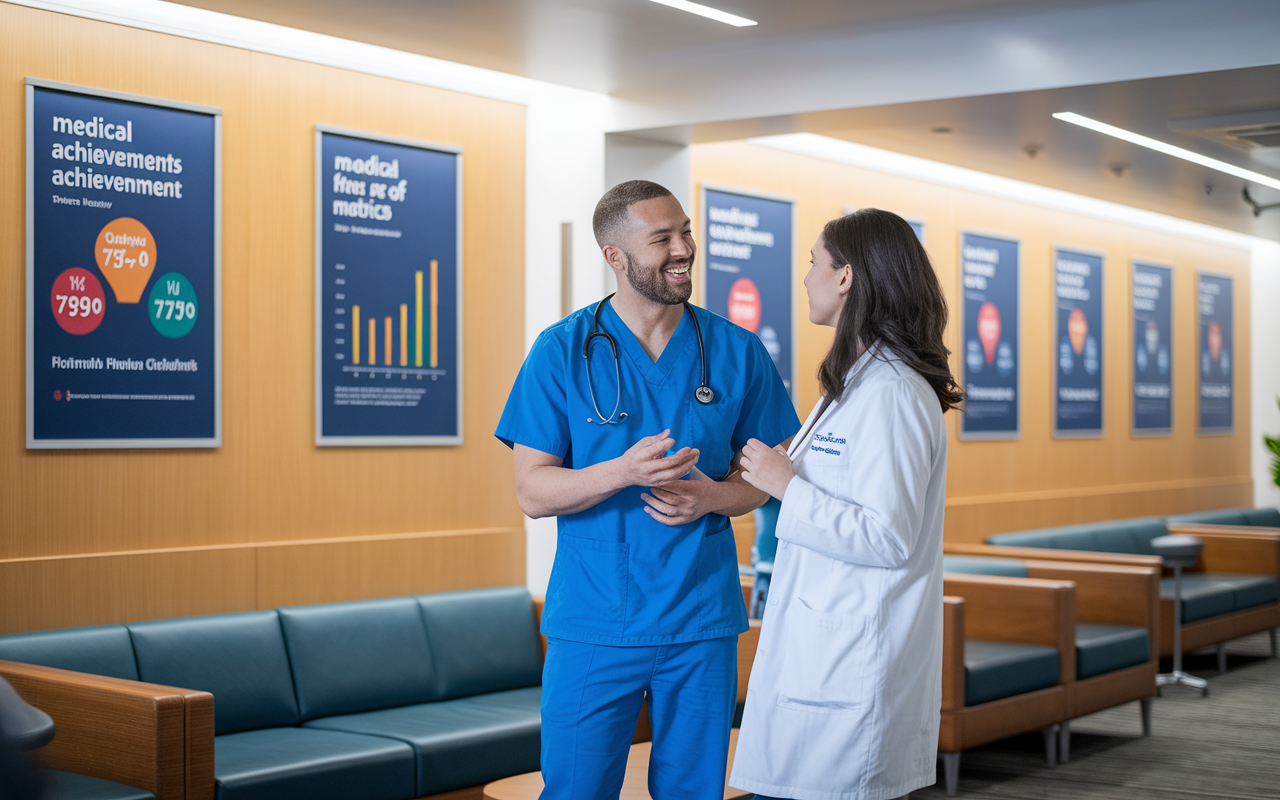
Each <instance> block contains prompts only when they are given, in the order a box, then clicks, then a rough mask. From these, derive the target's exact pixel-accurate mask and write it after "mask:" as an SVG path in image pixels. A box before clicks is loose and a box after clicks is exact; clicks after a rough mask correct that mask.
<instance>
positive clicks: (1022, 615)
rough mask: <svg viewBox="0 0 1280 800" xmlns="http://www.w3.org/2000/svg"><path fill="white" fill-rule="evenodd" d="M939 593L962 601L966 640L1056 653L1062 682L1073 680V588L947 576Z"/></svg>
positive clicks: (1030, 581)
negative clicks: (1045, 648)
mask: <svg viewBox="0 0 1280 800" xmlns="http://www.w3.org/2000/svg"><path fill="white" fill-rule="evenodd" d="M942 591H943V593H944V594H947V595H951V596H955V597H963V598H964V600H965V635H966V636H967V637H968V638H972V639H991V640H994V641H1002V642H1023V643H1026V644H1043V645H1049V646H1050V647H1056V648H1057V649H1058V672H1059V676H1060V678H1059V679H1060V682H1062V683H1068V682H1070V681H1073V680H1075V675H1076V586H1075V584H1074V583H1073V582H1071V581H1052V580H1041V579H1038V578H1005V577H999V576H995V575H961V574H954V573H951V574H947V575H946V576H945V577H944V578H943V581H942Z"/></svg>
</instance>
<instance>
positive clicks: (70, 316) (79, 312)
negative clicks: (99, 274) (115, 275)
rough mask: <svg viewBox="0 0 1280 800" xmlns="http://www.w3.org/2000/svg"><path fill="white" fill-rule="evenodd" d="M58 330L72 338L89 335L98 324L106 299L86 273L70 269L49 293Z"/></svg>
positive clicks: (88, 272)
mask: <svg viewBox="0 0 1280 800" xmlns="http://www.w3.org/2000/svg"><path fill="white" fill-rule="evenodd" d="M49 302H50V303H51V304H52V306H53V318H54V319H55V320H57V322H58V327H60V328H62V329H63V330H64V331H66V332H67V333H70V334H73V335H75V336H84V335H85V334H86V333H93V332H94V331H95V330H96V329H97V327H98V326H99V325H101V324H102V315H103V313H104V312H105V311H106V295H104V294H103V293H102V284H101V283H99V282H98V279H97V278H96V277H94V275H93V273H92V272H90V271H88V270H87V269H80V268H79V267H72V268H71V269H69V270H66V271H64V272H63V273H62V274H61V275H59V276H58V277H57V279H56V280H54V282H53V291H51V292H50V293H49Z"/></svg>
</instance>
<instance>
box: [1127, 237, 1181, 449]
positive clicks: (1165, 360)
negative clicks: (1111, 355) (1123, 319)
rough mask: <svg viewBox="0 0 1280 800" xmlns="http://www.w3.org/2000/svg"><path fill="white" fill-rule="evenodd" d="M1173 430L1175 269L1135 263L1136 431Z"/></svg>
mask: <svg viewBox="0 0 1280 800" xmlns="http://www.w3.org/2000/svg"><path fill="white" fill-rule="evenodd" d="M1171 433H1173V269H1172V268H1171V267H1159V266H1156V265H1154V264H1141V263H1138V262H1136V261H1135V262H1134V264H1133V434H1134V435H1135V436H1167V435H1169V434H1171Z"/></svg>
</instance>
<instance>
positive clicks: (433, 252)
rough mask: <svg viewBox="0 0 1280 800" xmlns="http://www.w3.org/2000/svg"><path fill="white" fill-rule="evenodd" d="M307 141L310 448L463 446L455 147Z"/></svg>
mask: <svg viewBox="0 0 1280 800" xmlns="http://www.w3.org/2000/svg"><path fill="white" fill-rule="evenodd" d="M315 146H316V283H315V292H316V297H315V313H316V351H315V352H316V388H315V391H316V444H317V445H321V446H333V445H337V446H343V445H346V446H368V445H457V444H462V150H461V149H460V148H457V147H450V146H447V145H438V144H428V143H425V142H416V141H411V140H407V139H399V138H395V137H388V136H379V135H376V134H370V133H361V132H359V131H350V130H346V129H343V128H333V127H329V126H324V125H317V126H316V145H315Z"/></svg>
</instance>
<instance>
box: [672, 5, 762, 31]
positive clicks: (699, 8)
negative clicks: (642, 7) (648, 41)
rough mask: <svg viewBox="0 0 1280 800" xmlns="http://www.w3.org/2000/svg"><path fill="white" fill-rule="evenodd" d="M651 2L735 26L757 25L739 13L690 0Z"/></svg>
mask: <svg viewBox="0 0 1280 800" xmlns="http://www.w3.org/2000/svg"><path fill="white" fill-rule="evenodd" d="M649 2H651V3H657V4H658V5H662V6H670V7H671V8H678V9H680V10H681V11H688V12H689V13H690V14H697V15H698V16H700V17H706V18H707V19H714V20H715V21H716V22H723V23H724V24H726V25H732V26H734V27H735V28H746V27H748V26H750V25H757V24H759V23H757V22H756V21H755V20H754V19H747V18H746V17H740V16H738V15H737V14H730V13H729V12H728V11H721V10H720V9H718V8H712V7H711V6H704V5H703V4H702V3H690V2H689V0H649Z"/></svg>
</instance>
